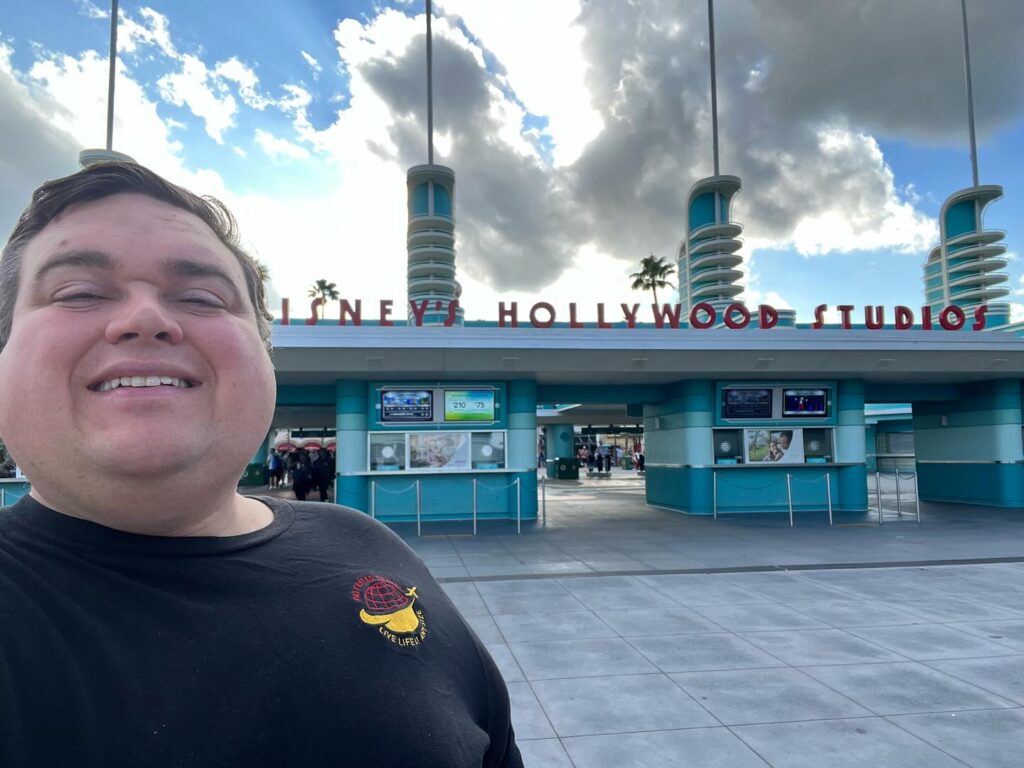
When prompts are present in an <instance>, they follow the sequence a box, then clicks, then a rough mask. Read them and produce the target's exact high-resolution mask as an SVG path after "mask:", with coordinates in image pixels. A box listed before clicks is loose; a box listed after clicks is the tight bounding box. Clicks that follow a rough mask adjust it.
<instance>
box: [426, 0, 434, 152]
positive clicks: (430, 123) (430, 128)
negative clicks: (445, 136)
mask: <svg viewBox="0 0 1024 768" xmlns="http://www.w3.org/2000/svg"><path fill="white" fill-rule="evenodd" d="M430 6H431V3H430V0H427V164H428V165H433V164H434V55H433V46H432V43H431V35H430V17H431V15H432V12H431V7H430Z"/></svg>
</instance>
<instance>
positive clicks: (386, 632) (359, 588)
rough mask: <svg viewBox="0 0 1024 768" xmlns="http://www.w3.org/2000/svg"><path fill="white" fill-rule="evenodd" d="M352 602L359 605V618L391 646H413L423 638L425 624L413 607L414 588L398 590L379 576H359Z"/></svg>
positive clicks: (419, 610)
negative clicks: (393, 644)
mask: <svg viewBox="0 0 1024 768" xmlns="http://www.w3.org/2000/svg"><path fill="white" fill-rule="evenodd" d="M352 599H353V600H354V601H355V602H357V603H360V604H361V605H362V608H361V609H360V610H359V619H360V620H361V621H362V622H363V623H364V624H368V625H369V626H371V627H377V632H379V633H380V634H381V635H382V636H383V637H385V638H387V639H388V640H390V641H391V642H392V643H395V644H396V645H400V646H415V645H419V644H420V643H422V642H423V641H424V640H425V639H426V637H427V623H426V621H425V619H424V618H423V611H422V610H421V609H420V608H419V606H417V605H416V601H417V600H418V599H419V595H418V594H416V587H402V586H400V585H399V584H398V583H397V582H394V581H392V580H391V579H387V578H385V577H383V576H363V577H362V578H360V579H359V580H358V581H356V583H355V584H353V585H352Z"/></svg>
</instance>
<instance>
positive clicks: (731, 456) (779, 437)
mask: <svg viewBox="0 0 1024 768" xmlns="http://www.w3.org/2000/svg"><path fill="white" fill-rule="evenodd" d="M712 439H713V441H714V457H715V464H719V465H730V464H755V465H762V466H771V465H773V464H831V463H832V462H833V461H834V453H833V448H832V444H833V430H832V428H831V427H792V428H786V427H770V426H765V427H747V428H744V429H715V430H712Z"/></svg>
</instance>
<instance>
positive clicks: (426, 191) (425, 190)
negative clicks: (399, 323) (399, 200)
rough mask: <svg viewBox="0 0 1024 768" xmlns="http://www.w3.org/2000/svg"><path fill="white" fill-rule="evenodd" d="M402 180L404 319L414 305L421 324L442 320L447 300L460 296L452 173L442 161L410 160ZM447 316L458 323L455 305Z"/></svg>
mask: <svg viewBox="0 0 1024 768" xmlns="http://www.w3.org/2000/svg"><path fill="white" fill-rule="evenodd" d="M406 184H407V187H408V194H409V228H408V233H407V239H406V248H407V253H408V275H407V286H408V297H409V307H408V313H409V322H410V324H412V323H414V322H415V321H416V317H415V315H416V313H414V312H413V305H415V307H416V308H417V312H420V311H422V324H423V325H443V324H444V323H445V322H446V320H447V319H448V316H449V307H450V306H451V304H452V302H455V301H457V300H458V298H459V296H461V295H462V286H460V285H459V282H458V281H457V280H456V279H455V172H454V171H453V170H452V169H451V168H446V167H445V166H443V165H433V164H428V165H416V166H413V167H412V168H410V169H409V171H408V173H407V176H406ZM424 302H425V303H424ZM453 320H454V324H455V325H463V323H464V321H465V312H464V311H463V309H462V308H461V307H457V308H456V310H455V315H454V318H453Z"/></svg>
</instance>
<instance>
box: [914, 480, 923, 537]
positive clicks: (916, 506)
mask: <svg viewBox="0 0 1024 768" xmlns="http://www.w3.org/2000/svg"><path fill="white" fill-rule="evenodd" d="M914 509H915V510H916V511H917V524H918V525H920V524H921V496H920V494H919V492H918V489H917V473H916V472H915V473H914Z"/></svg>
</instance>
